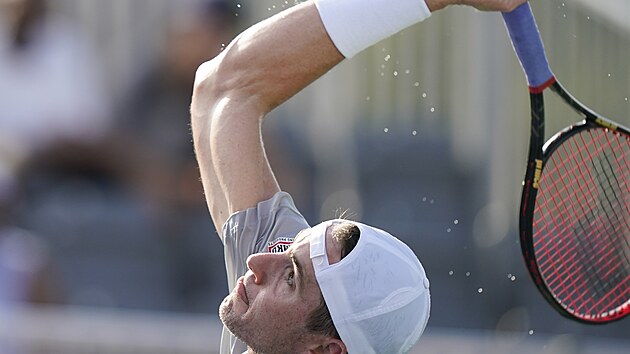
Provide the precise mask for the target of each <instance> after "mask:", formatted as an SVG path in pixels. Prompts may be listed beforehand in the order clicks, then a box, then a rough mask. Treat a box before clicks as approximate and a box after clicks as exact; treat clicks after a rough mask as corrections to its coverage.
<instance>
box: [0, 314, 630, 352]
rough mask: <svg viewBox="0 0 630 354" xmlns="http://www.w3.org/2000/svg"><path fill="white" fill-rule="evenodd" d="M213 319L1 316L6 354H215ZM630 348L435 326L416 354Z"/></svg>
mask: <svg viewBox="0 0 630 354" xmlns="http://www.w3.org/2000/svg"><path fill="white" fill-rule="evenodd" d="M220 331H221V324H220V322H219V321H218V320H217V319H216V316H214V315H194V314H177V313H158V312H144V311H137V310H121V309H109V308H102V309H94V308H80V307H35V308H28V307H21V308H12V309H11V310H10V311H8V310H0V353H1V354H145V353H146V354H149V353H150V354H202V353H203V354H213V353H218V347H219V345H218V343H219V338H220ZM628 348H630V340H628V339H627V340H622V339H619V338H618V339H613V338H597V337H588V336H581V335H580V336H578V335H571V334H562V335H549V334H544V333H538V332H537V331H536V330H535V329H524V330H522V331H514V332H505V331H481V330H466V329H457V328H449V329H446V328H436V327H432V326H429V328H428V329H427V332H426V333H425V335H424V336H423V338H422V339H421V340H420V342H419V343H418V345H417V346H416V348H415V350H413V351H412V352H411V353H412V354H419V353H457V354H476V353H486V354H505V353H511V354H537V353H579V354H627V353H628Z"/></svg>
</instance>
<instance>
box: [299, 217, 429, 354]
mask: <svg viewBox="0 0 630 354" xmlns="http://www.w3.org/2000/svg"><path fill="white" fill-rule="evenodd" d="M338 222H349V221H346V220H331V221H326V222H323V223H321V224H319V225H317V226H315V227H313V228H312V229H311V236H310V242H311V246H310V252H311V260H312V262H313V267H314V268H315V277H316V279H317V283H318V284H319V288H320V289H321V292H322V295H323V297H324V301H325V302H326V306H328V310H329V311H330V315H331V317H332V321H333V323H334V324H335V328H336V329H337V332H338V333H339V336H340V337H341V340H342V341H343V343H344V344H345V345H346V347H347V349H348V352H349V353H361V354H370V353H387V354H395V353H406V352H408V351H409V350H411V349H412V348H413V346H414V344H415V343H416V342H417V341H418V339H419V338H420V335H422V332H424V328H425V327H426V325H427V321H428V320H429V310H430V307H431V301H430V294H429V280H428V279H427V276H426V273H425V272H424V268H422V265H421V264H420V261H419V260H418V257H417V256H416V255H415V254H414V253H413V251H412V250H411V249H410V248H409V247H408V246H407V245H405V244H404V243H402V242H401V241H400V240H398V239H397V238H395V237H394V236H392V235H390V234H389V233H387V232H385V231H383V230H379V229H377V228H374V227H371V226H368V225H364V224H361V223H357V222H354V221H351V223H352V224H354V225H356V226H357V227H358V228H359V230H360V237H359V241H358V243H357V245H356V246H355V247H354V249H353V250H352V251H351V252H350V253H349V254H348V255H347V256H345V257H344V258H343V259H342V260H341V261H339V262H337V263H335V264H332V265H330V264H329V263H328V256H327V253H326V230H327V229H328V227H329V226H330V225H332V224H334V223H338Z"/></svg>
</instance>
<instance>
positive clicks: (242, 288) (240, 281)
mask: <svg viewBox="0 0 630 354" xmlns="http://www.w3.org/2000/svg"><path fill="white" fill-rule="evenodd" d="M243 281H244V277H240V278H238V282H237V284H236V292H237V293H238V296H239V297H240V298H241V300H243V302H244V303H246V304H247V305H249V298H248V297H247V291H246V290H245V284H244V282H243Z"/></svg>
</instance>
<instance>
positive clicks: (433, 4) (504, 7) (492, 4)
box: [426, 0, 527, 12]
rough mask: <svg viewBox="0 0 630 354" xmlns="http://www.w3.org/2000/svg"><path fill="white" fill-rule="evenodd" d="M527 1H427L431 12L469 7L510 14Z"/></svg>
mask: <svg viewBox="0 0 630 354" xmlns="http://www.w3.org/2000/svg"><path fill="white" fill-rule="evenodd" d="M526 1H527V0H426V3H427V6H428V7H429V9H430V10H431V12H435V11H437V10H441V9H443V8H445V7H447V6H449V5H467V6H472V7H474V8H476V9H478V10H482V11H501V12H510V11H512V10H514V9H515V8H517V7H518V6H519V5H521V4H523V3H525V2H526Z"/></svg>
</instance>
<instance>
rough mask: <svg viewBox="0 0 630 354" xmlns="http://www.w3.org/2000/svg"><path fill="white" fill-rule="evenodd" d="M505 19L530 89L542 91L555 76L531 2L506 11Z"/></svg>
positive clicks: (551, 82)
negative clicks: (550, 66)
mask: <svg viewBox="0 0 630 354" xmlns="http://www.w3.org/2000/svg"><path fill="white" fill-rule="evenodd" d="M503 20H504V21H505V25H506V27H507V29H508V32H509V34H510V38H511V39H512V45H513V46H514V51H515V52H516V56H518V59H519V60H520V62H521V65H522V66H523V70H524V71H525V76H526V77H527V82H528V83H529V89H530V91H531V92H533V93H539V92H542V91H543V90H544V89H546V88H547V87H549V86H550V85H551V84H553V83H554V82H555V77H554V75H553V73H552V72H551V69H550V68H549V62H548V61H547V56H546V55H545V48H544V46H543V42H542V39H541V37H540V33H539V32H538V27H537V26H536V20H535V19H534V15H533V14H532V9H531V7H530V6H529V2H525V3H524V4H523V5H520V6H519V7H517V8H516V9H515V10H513V11H512V12H504V13H503Z"/></svg>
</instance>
